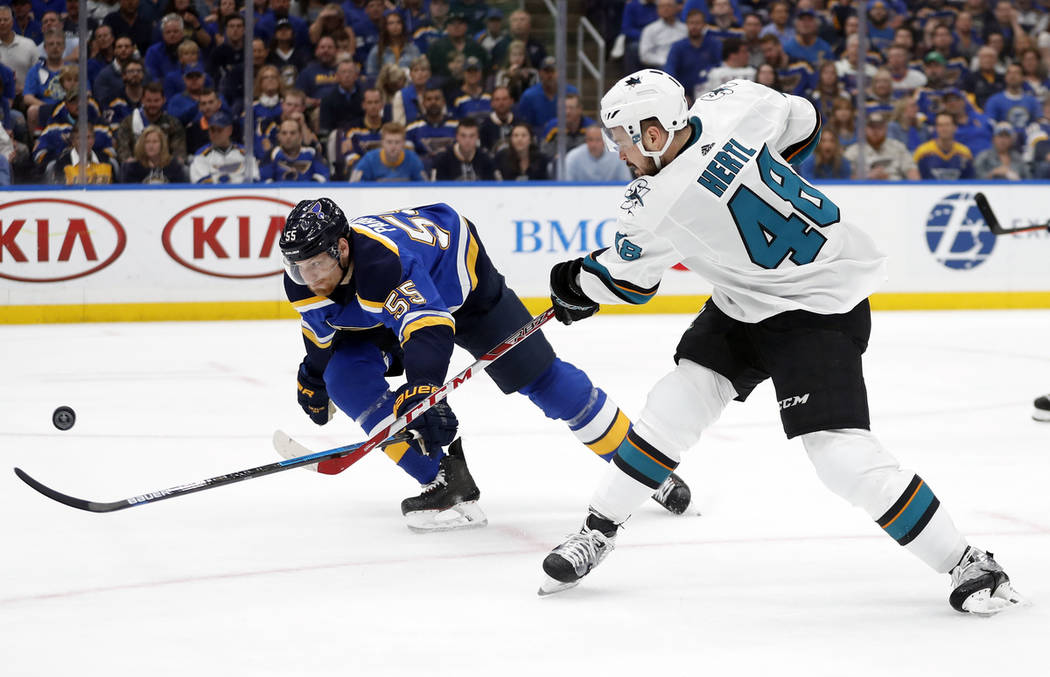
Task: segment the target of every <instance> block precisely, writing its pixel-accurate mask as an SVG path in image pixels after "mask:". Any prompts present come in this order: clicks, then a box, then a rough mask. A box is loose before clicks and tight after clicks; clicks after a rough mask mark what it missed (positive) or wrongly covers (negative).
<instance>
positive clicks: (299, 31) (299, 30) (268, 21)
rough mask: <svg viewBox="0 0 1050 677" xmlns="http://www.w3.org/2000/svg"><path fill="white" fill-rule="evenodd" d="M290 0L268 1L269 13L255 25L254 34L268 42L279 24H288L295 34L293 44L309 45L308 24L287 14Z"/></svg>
mask: <svg viewBox="0 0 1050 677" xmlns="http://www.w3.org/2000/svg"><path fill="white" fill-rule="evenodd" d="M291 6H292V3H291V0H270V11H269V12H267V13H266V14H263V15H262V16H261V17H260V18H259V21H258V23H256V24H255V34H256V35H258V36H260V37H262V38H263V39H264V40H266V41H267V42H269V41H270V40H271V39H272V38H273V34H274V33H275V32H276V30H277V24H278V23H279V22H288V23H289V24H291V26H292V32H293V33H294V34H295V44H296V46H298V47H306V46H308V45H309V44H310V24H308V23H307V22H306V21H305V20H304V19H300V18H299V17H297V16H293V15H291V14H289V9H290V8H291Z"/></svg>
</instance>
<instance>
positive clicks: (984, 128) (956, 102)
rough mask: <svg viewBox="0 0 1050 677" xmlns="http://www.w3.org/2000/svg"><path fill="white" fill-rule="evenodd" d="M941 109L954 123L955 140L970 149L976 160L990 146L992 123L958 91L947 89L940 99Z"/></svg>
mask: <svg viewBox="0 0 1050 677" xmlns="http://www.w3.org/2000/svg"><path fill="white" fill-rule="evenodd" d="M941 103H942V105H943V109H944V111H945V112H947V113H950V114H951V116H952V120H953V121H954V122H955V130H956V131H955V140H956V141H958V142H959V143H961V144H962V145H964V146H966V147H967V148H969V149H970V153H971V154H972V155H973V156H974V157H975V158H976V157H977V156H978V155H979V154H980V153H981V151H983V150H985V149H987V148H991V146H992V131H993V130H992V127H993V125H992V122H991V121H990V120H989V119H988V116H987V115H984V114H983V113H980V112H978V111H977V109H975V108H974V107H973V106H972V105H970V102H969V101H968V100H967V99H966V97H965V96H963V93H962V92H960V91H959V90H958V89H949V90H947V91H946V92H945V93H944V97H943V98H942V99H941Z"/></svg>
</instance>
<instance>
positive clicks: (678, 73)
mask: <svg viewBox="0 0 1050 677" xmlns="http://www.w3.org/2000/svg"><path fill="white" fill-rule="evenodd" d="M685 30H686V35H685V37H684V38H682V39H681V40H679V41H677V42H675V43H674V44H672V45H671V49H670V50H669V51H668V52H667V61H666V62H664V65H663V70H664V71H665V72H667V73H670V74H671V75H672V76H673V77H674V78H675V79H676V80H678V81H679V82H681V83H682V87H684V88H685V91H686V94H688V95H689V96H691V97H694V98H695V97H696V96H699V94H700V91H701V90H700V87H701V86H702V84H703V78H704V74H705V73H706V72H707V71H709V70H711V69H712V68H714V67H715V66H717V65H718V63H719V57H720V54H721V48H720V47H719V44H718V42H719V41H718V40H716V39H715V38H714V37H713V36H712V35H710V34H709V33H708V30H707V19H706V18H704V13H703V12H702V11H701V10H699V9H692V10H690V11H689V14H688V15H686V17H685Z"/></svg>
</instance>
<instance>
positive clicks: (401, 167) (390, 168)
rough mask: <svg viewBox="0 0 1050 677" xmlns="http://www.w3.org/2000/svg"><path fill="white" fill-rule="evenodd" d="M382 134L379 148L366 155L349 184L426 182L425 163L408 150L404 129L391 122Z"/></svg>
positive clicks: (385, 126)
mask: <svg viewBox="0 0 1050 677" xmlns="http://www.w3.org/2000/svg"><path fill="white" fill-rule="evenodd" d="M381 134H382V141H381V145H380V147H379V148H376V149H373V150H370V151H368V152H367V153H365V156H364V157H363V158H361V160H360V161H359V162H358V163H357V165H356V166H354V170H353V172H351V174H350V181H351V182H361V181H426V176H425V175H424V173H423V162H422V161H421V160H420V159H419V156H418V155H416V154H415V152H413V151H411V150H408V149H407V148H405V127H404V125H402V124H399V123H397V122H388V123H386V124H385V125H383V128H382V130H381Z"/></svg>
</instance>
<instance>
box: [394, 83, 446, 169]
mask: <svg viewBox="0 0 1050 677" xmlns="http://www.w3.org/2000/svg"><path fill="white" fill-rule="evenodd" d="M457 126H458V124H457V123H456V121H455V120H454V119H452V118H451V117H448V116H447V115H446V114H445V93H444V92H443V91H441V90H440V89H437V88H427V89H426V90H425V91H424V92H423V117H421V118H420V119H419V120H416V121H415V122H413V123H412V124H410V125H408V131H407V132H406V136H407V137H408V140H409V141H410V142H411V143H412V146H413V148H415V150H416V153H418V154H419V156H420V157H421V158H423V160H424V162H428V163H429V161H430V160H432V159H433V158H434V156H436V155H437V154H438V153H440V152H441V151H443V150H445V148H447V147H449V146H451V145H452V144H453V143H454V142H455V140H456V127H457Z"/></svg>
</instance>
